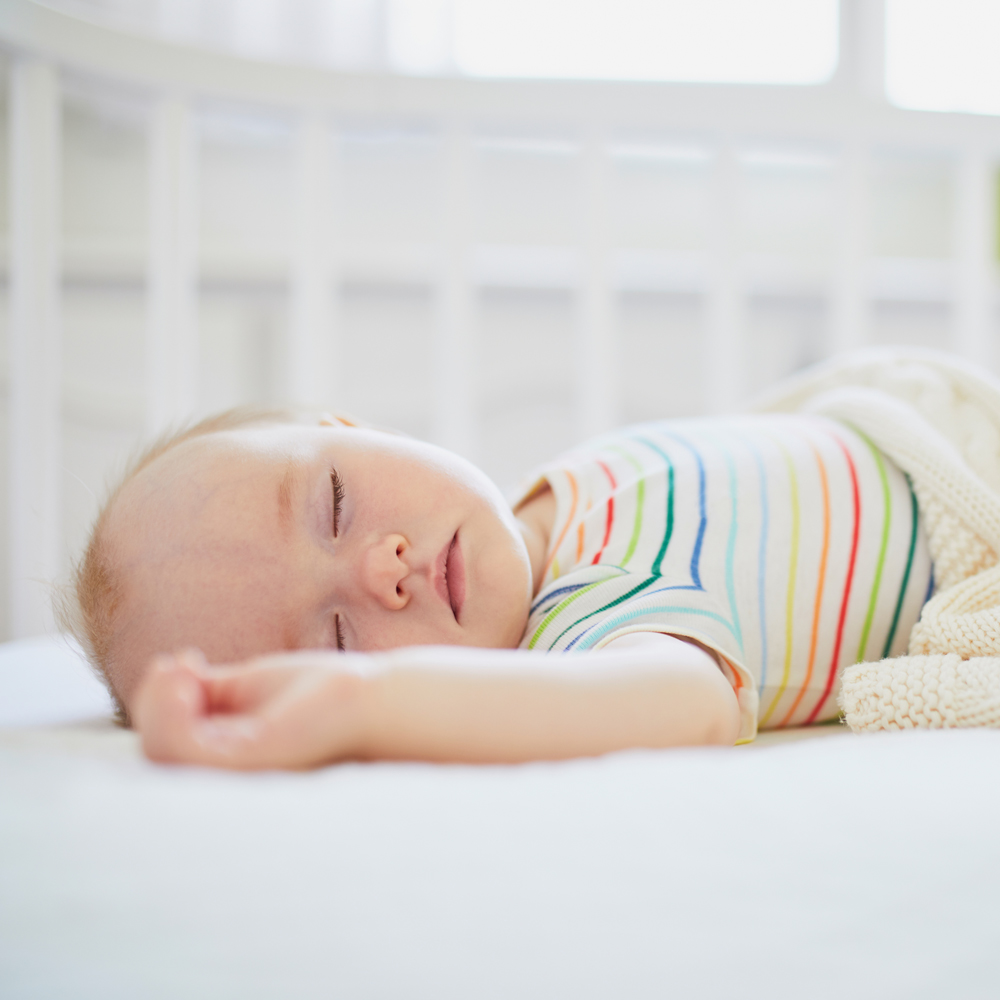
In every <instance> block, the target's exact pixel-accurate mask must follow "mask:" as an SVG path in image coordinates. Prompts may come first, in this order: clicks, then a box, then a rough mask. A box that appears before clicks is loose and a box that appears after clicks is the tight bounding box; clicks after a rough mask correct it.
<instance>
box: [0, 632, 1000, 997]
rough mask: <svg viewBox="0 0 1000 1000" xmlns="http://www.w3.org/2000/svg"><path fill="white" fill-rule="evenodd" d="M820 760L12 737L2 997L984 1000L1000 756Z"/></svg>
mask: <svg viewBox="0 0 1000 1000" xmlns="http://www.w3.org/2000/svg"><path fill="white" fill-rule="evenodd" d="M9 652H10V651H9V650H3V649H0V667H2V665H3V663H4V657H5V655H6V654H8V653H9ZM15 653H16V656H17V657H18V658H19V659H20V661H21V662H23V663H25V664H27V665H30V659H31V657H30V655H28V654H27V653H26V652H25V650H24V649H23V648H21V649H20V650H19V651H15ZM3 677H4V673H3V670H2V669H0V696H3V695H6V694H7V693H9V689H8V688H6V687H4V685H3V683H2V678H3ZM2 700H3V698H2V697H0V701H2ZM819 732H821V733H825V734H833V738H829V739H805V740H801V741H797V742H789V741H788V740H787V738H786V740H785V741H783V742H779V743H777V744H775V743H773V742H772V743H771V745H767V741H766V740H765V742H764V743H761V744H758V745H755V746H750V747H740V748H734V749H714V750H680V751H666V752H655V753H654V752H631V753H621V754H615V755H611V756H608V757H605V758H602V759H596V760H586V761H575V762H570V763H566V764H533V765H528V766H520V767H455V766H451V767H440V766H431V765H391V764H378V765H348V766H341V767H332V768H327V769H325V770H322V771H318V772H315V773H310V774H257V775H233V774H225V773H214V772H210V771H201V770H191V769H181V768H164V767H158V766H155V765H152V764H149V763H147V762H146V761H144V760H143V759H142V758H141V757H140V756H139V754H138V752H137V746H136V742H135V737H134V734H132V733H129V732H124V731H121V730H117V729H115V728H114V727H113V726H111V725H110V724H109V723H108V722H106V721H104V722H102V721H99V720H98V721H94V722H90V723H82V722H76V723H72V724H63V725H58V726H54V727H53V726H50V727H48V728H32V729H23V728H22V729H14V728H7V729H5V730H4V731H3V732H2V733H0V995H2V996H3V997H5V998H6V997H17V998H20V997H60V998H62V997H95V998H102V1000H107V998H116V997H122V998H125V997H128V998H138V997H141V998H147V997H211V998H219V997H234V998H236V997H238V998H253V997H282V998H284V997H336V998H368V997H371V998H376V997H377V998H382V997H404V998H408V1000H409V998H422V997H428V998H435V1000H441V998H452V997H454V998H480V997H481V998H493V997H496V998H500V997H504V998H510V997H518V998H521V997H525V998H536V997H537V998H546V1000H556V998H562V997H573V998H589V997H602V998H604V997H616V998H617V997H627V998H645V997H650V998H653V997H656V998H663V997H696V998H699V1000H700V998H715V997H719V998H722V997H726V998H731V997H797V998H798V997H805V998H823V997H837V998H838V1000H840V998H843V997H845V996H849V997H872V998H879V1000H882V998H886V997H935V998H939V997H948V998H953V997H995V996H997V995H1000V968H998V966H997V961H996V950H997V941H998V940H1000V846H998V845H1000V791H998V785H1000V782H998V779H997V775H998V774H1000V734H998V733H995V732H983V731H964V732H956V731H951V732H930V733H928V732H921V733H904V734H886V735H880V736H868V737H856V736H853V735H851V734H849V733H845V732H843V731H842V730H839V729H837V728H836V727H834V728H832V729H831V728H829V727H826V728H823V729H820V730H819Z"/></svg>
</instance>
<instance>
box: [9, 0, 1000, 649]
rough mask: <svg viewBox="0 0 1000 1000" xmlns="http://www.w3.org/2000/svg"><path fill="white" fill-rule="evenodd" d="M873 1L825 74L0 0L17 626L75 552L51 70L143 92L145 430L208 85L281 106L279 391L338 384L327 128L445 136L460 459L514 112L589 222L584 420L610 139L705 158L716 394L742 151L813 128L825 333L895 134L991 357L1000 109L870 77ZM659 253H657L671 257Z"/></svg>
mask: <svg viewBox="0 0 1000 1000" xmlns="http://www.w3.org/2000/svg"><path fill="white" fill-rule="evenodd" d="M879 9H880V6H879V4H878V3H876V2H873V0H845V2H844V3H843V5H842V30H841V68H840V70H839V71H838V74H837V76H836V78H835V79H834V80H833V81H832V82H831V83H830V84H829V85H825V86H819V87H802V88H796V87H736V86H722V85H719V86H715V85H679V84H626V83H596V82H593V83H592V82H558V81H546V82H537V81H487V80H467V79H405V80H404V79H401V78H398V77H392V76H376V75H348V74H339V73H332V72H325V71H321V70H316V69H308V68H301V67H292V66H280V65H271V64H260V63H256V62H252V61H249V60H244V59H240V58H235V57H231V56H226V55H220V54H214V53H209V52H205V51H200V50H195V49H191V48H184V47H180V46H177V45H173V44H167V43H163V42H160V41H156V40H153V39H149V38H142V37H134V36H129V35H125V34H120V33H117V32H115V31H112V30H108V29H105V28H101V27H98V26H95V25H91V24H87V23H84V22H81V21H78V20H75V19H73V18H69V17H66V16H64V15H61V14H58V13H56V12H54V11H52V10H49V9H47V8H45V7H41V6H39V5H36V4H34V3H32V2H30V0H6V2H5V3H4V4H3V5H2V6H0V46H2V48H3V49H4V50H6V52H7V53H8V54H9V55H10V57H11V63H10V65H11V70H10V89H9V119H10V123H11V124H10V150H11V154H10V158H11V168H10V192H9V198H10V205H11V213H10V214H11V222H10V237H9V241H8V253H9V264H8V274H9V297H10V329H9V352H8V368H9V387H10V388H9V426H10V434H11V437H10V442H11V443H10V450H9V459H8V461H9V468H8V480H7V482H8V532H9V562H10V565H9V580H10V612H9V615H10V618H9V630H10V633H11V635H12V636H22V635H31V634H35V633H38V632H41V631H44V630H46V629H47V628H48V627H49V612H48V611H47V598H46V594H45V592H44V589H43V588H42V587H41V586H40V585H38V584H37V582H38V581H45V580H52V579H54V578H57V577H58V576H59V574H60V572H61V571H62V569H63V562H64V558H65V556H64V553H63V545H62V541H61V523H62V522H61V510H60V504H59V493H60V490H59V477H60V405H61V403H60V399H61V392H62V388H61V387H62V369H61V364H60V319H59V315H60V310H59V294H60V280H61V257H60V238H59V222H58V211H59V209H58V205H59V190H60V181H59V161H60V155H59V142H60V137H59V108H60V99H61V98H60V79H61V76H62V74H64V73H66V72H75V73H85V74H88V75H90V76H92V77H96V78H100V79H105V80H109V81H112V82H114V83H115V84H116V85H120V86H125V87H128V88H130V89H131V90H133V91H136V92H139V93H141V94H144V95H146V97H147V98H148V100H149V101H150V103H151V107H152V110H151V114H150V116H149V120H150V132H149V149H150V170H149V194H148V206H149V242H148V254H147V258H146V264H145V268H146V278H145V289H146V302H147V322H146V342H145V357H146V376H145V378H146V391H145V403H144V405H145V422H146V427H147V429H148V430H149V431H156V430H158V429H160V428H162V427H163V426H165V425H166V424H167V423H169V422H170V421H171V420H174V419H177V418H178V417H182V416H184V415H186V414H188V413H190V412H191V411H192V410H194V409H195V408H196V405H197V400H196V398H195V396H194V387H195V385H196V384H197V379H196V372H197V367H198V350H199V347H198V321H197V315H198V309H197V297H198V280H199V264H198V187H199V178H198V156H197V142H198V139H197V130H196V128H195V126H194V115H195V112H196V110H197V108H198V107H199V106H200V104H201V103H202V102H204V101H206V100H216V101H217V100H225V101H230V102H237V103H239V104H241V105H243V106H251V107H258V108H265V109H269V110H270V111H273V112H276V113H279V114H282V115H285V116H286V117H287V118H288V119H289V120H291V121H292V122H293V133H294V158H295V195H294V212H293V215H294V218H293V232H294V239H293V241H292V246H293V249H292V250H291V252H290V254H289V258H288V261H287V274H288V288H289V301H290V331H289V336H288V338H287V343H286V346H285V353H286V357H285V363H284V371H285V376H284V377H285V380H286V387H285V388H286V394H287V396H288V397H290V398H300V399H323V398H335V397H336V394H337V389H338V387H337V385H336V372H335V366H334V365H333V364H332V363H330V361H329V359H330V358H331V357H332V356H333V355H334V353H335V352H336V350H337V330H338V322H337V317H336V308H337V306H336V299H335V298H333V297H331V295H330V294H329V291H330V288H331V285H332V284H333V283H335V282H336V281H337V277H338V274H342V273H344V272H345V271H346V270H349V269H350V267H351V253H352V248H351V247H348V246H345V245H343V243H342V242H341V241H339V240H338V235H337V234H338V225H337V217H336V211H337V208H336V206H337V203H338V199H337V191H336V178H337V164H336V150H335V144H334V142H333V139H334V137H335V135H336V132H337V130H338V128H340V127H342V125H343V124H344V123H349V122H354V121H358V120H366V121H386V122H400V121H418V122H420V123H421V125H422V127H424V128H425V129H426V130H429V131H430V132H431V133H433V134H434V135H436V136H437V139H438V141H439V143H440V145H441V149H442V150H443V155H442V157H441V163H442V165H443V166H442V169H443V171H444V176H445V189H446V190H447V192H448V195H447V204H446V212H445V215H444V219H443V221H442V225H441V228H440V239H439V241H438V245H437V246H435V247H433V248H430V249H428V248H421V249H420V252H419V253H418V254H417V256H418V257H420V259H421V261H422V264H421V266H422V267H423V269H424V272H425V278H426V280H428V281H429V282H430V284H431V285H432V287H433V289H434V300H435V303H436V306H435V308H436V317H437V318H436V325H435V331H434V334H433V340H432V345H431V351H432V356H433V363H432V370H433V373H434V386H433V398H434V415H433V422H432V430H433V435H434V437H435V439H436V440H438V441H439V442H440V443H442V444H444V445H446V446H449V447H452V448H454V449H456V450H458V451H460V452H462V453H465V454H467V455H470V456H473V457H474V456H475V454H476V448H477V437H476V416H477V413H476V408H477V399H476V391H475V385H474V380H473V378H472V366H473V362H472V352H473V345H472V343H471V340H470V337H471V334H470V330H471V320H470V308H471V307H470V297H471V295H472V292H473V289H474V286H475V284H476V282H477V281H478V280H480V277H479V276H478V275H479V272H480V271H481V270H482V267H483V266H485V265H483V263H482V261H483V259H484V253H486V252H485V251H484V248H482V247H477V246H476V245H475V244H474V240H473V237H472V236H471V235H470V232H469V225H468V214H469V213H468V198H469V194H468V189H469V183H470V180H469V177H470V166H469V164H470V158H471V157H472V155H473V151H474V149H475V146H476V143H477V142H480V141H481V138H482V136H484V135H489V134H493V133H505V132H508V133H509V132H510V131H511V130H512V129H513V130H515V131H517V130H519V131H520V133H527V134H533V135H542V136H544V135H552V134H556V135H558V136H560V137H561V138H562V140H563V141H566V142H568V143H570V144H571V145H572V147H573V150H574V155H575V156H576V157H578V159H579V163H580V169H581V176H582V178H583V184H582V185H581V189H580V190H581V201H580V205H579V212H580V218H581V226H580V234H581V235H580V239H579V243H578V244H577V245H576V246H573V247H569V248H565V249H566V250H567V253H568V256H567V257H566V258H565V259H566V260H568V261H569V265H568V267H567V269H566V270H567V276H566V278H565V279H564V280H565V281H566V283H567V284H568V285H569V286H570V287H572V289H573V290H574V292H575V294H576V295H577V300H578V303H579V308H578V316H579V321H578V327H577V334H576V340H577V343H576V350H575V355H576V358H577V361H576V374H575V378H576V386H577V399H578V404H577V409H578V420H577V423H578V428H579V431H580V433H581V434H584V433H592V432H596V431H600V430H602V429H604V428H606V427H608V426H609V425H611V424H612V423H613V422H614V421H615V420H616V418H617V415H618V412H619V403H620V397H619V393H620V392H621V388H620V387H621V384H622V382H621V379H620V378H618V377H616V375H615V372H616V366H617V365H618V364H619V361H618V354H619V352H618V351H617V350H616V345H615V332H614V324H613V323H612V321H611V319H610V316H611V308H612V307H611V301H612V297H613V295H614V293H615V289H616V287H617V284H616V283H617V282H618V281H619V278H618V277H617V271H616V267H617V266H618V265H617V261H618V258H617V257H616V253H617V250H618V248H616V247H615V246H614V245H613V240H612V238H611V236H610V234H609V230H608V226H607V221H606V216H607V197H608V195H607V170H608V163H609V156H610V151H611V148H612V146H613V145H614V143H615V142H618V141H620V139H621V137H622V136H634V135H640V136H641V135H658V136H663V135H667V136H675V137H676V136H679V137H681V138H683V139H684V140H686V141H691V140H695V141H697V142H698V144H699V145H700V146H701V147H703V148H705V149H707V150H708V151H709V155H710V156H711V157H712V162H713V163H714V169H713V173H712V180H711V184H712V198H711V200H712V203H713V206H714V210H713V216H712V222H711V228H712V232H711V239H710V245H709V249H708V251H707V253H706V254H705V255H703V257H702V258H701V259H699V260H698V261H696V262H695V264H694V265H693V267H694V277H693V278H691V279H690V280H691V281H693V283H694V285H696V286H697V287H699V288H700V289H701V290H702V291H703V293H704V295H705V301H706V307H707V312H706V316H707V325H706V331H707V335H706V337H705V341H704V345H703V350H704V352H705V357H706V358H707V359H708V361H709V362H710V364H709V365H708V366H707V370H708V371H709V372H710V373H711V374H710V377H709V384H708V385H707V386H706V391H707V393H708V398H709V400H710V408H711V409H715V410H725V409H729V408H732V407H734V406H736V405H738V404H739V403H740V402H741V400H742V399H743V398H744V396H745V392H746V386H745V384H744V379H743V372H744V368H745V362H746V357H747V352H748V350H750V349H751V348H750V345H749V343H748V339H747V335H746V331H745V329H744V322H743V310H742V303H743V300H744V297H745V294H746V289H747V282H748V280H749V279H748V273H747V269H746V266H745V262H744V261H743V260H741V257H740V253H739V249H738V246H737V244H736V241H735V237H734V221H733V220H734V219H735V218H736V215H737V211H736V209H737V199H738V197H739V191H738V179H737V177H736V170H737V166H736V162H737V151H738V148H739V146H740V145H741V144H744V143H745V142H746V141H747V140H750V139H765V140H767V141H771V142H783V141H789V142H795V143H798V144H806V145H809V144H811V145H814V146H821V147H822V148H823V149H825V150H829V151H832V153H833V156H834V158H835V162H836V169H837V173H838V178H839V199H840V208H839V212H838V216H839V219H840V225H839V234H840V235H839V239H840V242H839V246H838V250H837V253H836V260H835V265H834V267H833V268H832V269H831V271H830V273H829V275H827V279H826V286H827V298H828V301H829V303H830V306H831V315H832V322H831V337H830V344H829V345H828V349H831V350H832V349H840V348H848V347H852V346H857V345H859V344H863V343H864V342H865V340H866V323H865V316H866V310H867V303H868V300H869V298H870V295H871V287H870V271H871V268H870V260H869V258H870V251H869V248H868V246H867V235H866V234H867V227H868V212H869V207H868V205H867V204H866V176H867V170H868V161H869V157H870V156H871V153H872V150H873V149H875V148H876V147H879V146H884V145H887V144H888V145H899V146H903V147H905V146H917V147H919V148H921V149H924V150H937V151H939V152H940V153H942V154H943V155H946V156H948V157H949V158H950V161H951V162H952V163H953V164H954V170H955V176H956V179H957V183H956V185H955V190H956V191H957V193H958V204H957V205H956V206H955V213H954V218H955V237H954V246H955V248H956V251H955V254H954V259H953V265H952V267H953V270H952V274H951V280H950V285H949V290H948V296H949V298H950V301H951V302H952V303H953V305H954V308H955V315H956V323H955V331H956V336H955V343H954V346H955V347H956V348H957V349H958V350H959V351H960V352H961V353H963V354H965V355H966V356H968V357H969V358H972V359H975V360H978V361H982V362H984V363H987V364H992V363H993V362H994V360H995V359H994V357H993V353H992V352H993V339H994V334H993V315H992V314H993V311H994V310H995V308H996V274H995V271H996V267H995V248H994V245H993V243H994V240H995V228H994V227H995V221H994V220H995V219H996V214H997V207H996V183H995V181H996V165H997V163H998V161H1000V121H998V120H996V119H991V118H987V117H977V116H971V115H943V114H928V113H918V112H912V111H903V110H900V109H897V108H893V107H891V106H889V105H888V103H887V102H886V101H885V100H884V99H883V97H882V95H881V93H880V92H879V86H880V85H879V81H880V80H881V78H882V72H881V65H880V60H881V47H880V46H879V45H877V44H874V43H873V40H872V32H871V31H870V30H869V31H868V32H867V33H866V31H865V29H866V26H870V25H871V24H875V25H876V26H877V25H878V24H879V23H880V22H879ZM876 41H877V39H876ZM486 249H487V250H488V248H486ZM486 256H488V253H486ZM515 256H516V254H515ZM522 257H523V262H522V264H523V267H522V269H527V270H530V268H531V261H532V258H531V256H530V254H527V253H525V254H522ZM667 257H669V255H667ZM661 263H662V261H661ZM674 264H676V265H677V267H678V268H679V270H680V271H684V269H685V268H687V269H688V271H690V270H691V265H690V262H679V263H678V262H676V261H675V262H674ZM386 266H387V267H388V266H389V264H388V263H387V264H386ZM663 266H666V267H667V268H668V269H669V267H670V266H671V261H670V260H669V259H667V260H666V264H664V265H663ZM477 269H478V270H477ZM514 270H515V271H516V270H517V268H516V267H515V268H514ZM514 280H516V279H514ZM557 280H558V279H557ZM685 280H688V279H685ZM331 331H332V332H331Z"/></svg>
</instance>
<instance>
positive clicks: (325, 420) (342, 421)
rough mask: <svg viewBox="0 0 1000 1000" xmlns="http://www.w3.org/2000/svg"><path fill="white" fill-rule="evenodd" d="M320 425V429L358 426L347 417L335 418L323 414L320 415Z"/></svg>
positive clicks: (331, 415)
mask: <svg viewBox="0 0 1000 1000" xmlns="http://www.w3.org/2000/svg"><path fill="white" fill-rule="evenodd" d="M319 425H320V427H337V426H338V425H343V426H344V427H357V426H358V425H357V424H356V423H354V421H353V420H348V419H347V417H335V416H334V415H333V414H332V413H321V414H320V415H319Z"/></svg>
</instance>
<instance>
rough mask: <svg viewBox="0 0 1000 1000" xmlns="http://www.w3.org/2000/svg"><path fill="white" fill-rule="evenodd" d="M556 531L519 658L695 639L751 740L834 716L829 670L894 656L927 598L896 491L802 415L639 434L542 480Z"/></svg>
mask: <svg viewBox="0 0 1000 1000" xmlns="http://www.w3.org/2000/svg"><path fill="white" fill-rule="evenodd" d="M546 483H548V485H549V486H550V487H551V488H552V491H553V493H554V495H555V500H556V517H555V524H554V526H553V532H552V540H551V544H550V549H549V552H548V554H547V562H546V566H545V572H544V576H543V579H542V586H541V589H540V591H539V593H538V596H537V597H536V598H535V601H534V603H533V605H532V608H531V614H530V617H529V619H528V626H527V631H526V632H525V636H524V639H523V640H522V642H521V647H522V648H524V649H544V650H559V651H569V650H585V649H597V648H600V647H601V646H603V645H605V644H606V643H608V642H610V641H611V640H612V639H614V638H616V637H617V636H620V635H623V634H625V633H627V632H634V631H651V632H665V633H668V634H670V635H677V636H683V637H686V638H691V639H695V640H697V641H698V642H700V643H702V644H703V645H704V646H706V647H708V648H709V649H712V650H714V651H715V652H716V653H717V654H718V655H719V658H720V662H721V664H722V668H723V671H724V672H725V673H726V676H727V677H728V678H729V680H730V682H731V683H732V684H733V686H734V688H735V690H736V693H737V697H738V699H739V704H740V715H741V726H740V742H745V741H747V740H750V739H752V738H753V737H754V735H755V733H756V731H757V728H758V727H760V728H768V729H771V728H777V727H781V726H788V725H802V724H805V723H810V722H821V721H823V720H826V719H832V718H836V716H837V714H838V709H837V703H836V697H837V692H838V684H839V677H840V672H841V671H842V670H843V668H844V667H846V666H849V665H850V664H852V663H855V662H858V661H860V660H877V659H880V658H882V657H885V656H896V655H899V654H901V653H903V652H905V650H906V646H907V640H908V637H909V634H910V629H911V628H912V626H913V625H914V624H915V622H916V621H917V619H918V618H919V616H920V609H921V608H922V606H923V604H924V602H925V601H926V600H927V598H928V597H929V596H930V592H931V590H932V588H933V573H932V567H931V559H930V555H929V552H928V548H927V541H926V538H925V537H924V532H923V529H922V527H921V522H920V514H919V510H918V508H917V501H916V499H915V497H914V494H913V491H912V490H911V488H910V484H909V481H908V479H907V477H906V476H905V475H904V474H903V473H902V472H901V471H900V470H899V469H898V468H897V467H896V466H895V465H893V464H892V462H890V461H889V459H887V458H886V457H885V456H884V455H882V453H881V452H879V451H878V450H877V449H876V448H875V447H874V445H872V444H871V442H870V441H868V440H867V439H866V438H864V437H862V436H861V435H859V434H858V433H857V432H855V431H853V430H851V429H850V428H849V427H847V426H844V425H842V424H839V423H835V422H834V421H831V420H827V419H825V418H822V417H816V416H802V415H774V416H743V417H725V418H705V419H693V420H676V421H664V422H659V423H651V424H644V425H638V426H634V427H629V428H625V429H624V430H621V431H617V432H615V433H613V434H609V435H606V436H604V437H601V438H598V439H596V440H594V441H591V442H588V443H587V444H586V445H584V446H582V447H580V448H577V449H575V450H574V451H572V452H569V453H568V454H566V455H564V456H562V457H561V458H559V459H557V460H556V461H555V462H553V463H551V464H549V465H547V466H544V467H543V468H542V469H541V470H539V471H538V473H537V474H536V475H535V476H534V477H533V479H532V480H529V484H528V488H527V489H525V490H523V491H522V492H521V493H520V495H519V497H518V498H517V503H515V507H516V506H517V505H518V504H520V503H523V502H525V501H526V500H527V499H529V498H530V497H531V496H533V495H535V494H536V493H537V492H538V491H539V490H540V489H542V488H543V487H544V485H545V484H546Z"/></svg>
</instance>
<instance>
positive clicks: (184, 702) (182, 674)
mask: <svg viewBox="0 0 1000 1000" xmlns="http://www.w3.org/2000/svg"><path fill="white" fill-rule="evenodd" d="M204 711H205V692H204V690H203V687H202V683H201V681H200V680H199V679H198V678H197V677H196V676H195V674H194V673H193V672H192V671H191V670H190V669H189V668H188V666H187V664H182V663H181V662H180V661H179V660H178V658H176V657H173V656H158V657H157V658H156V659H155V660H154V661H153V664H152V667H151V668H150V670H149V673H148V674H147V675H146V677H145V679H144V680H143V683H142V687H141V688H140V689H139V692H138V693H137V695H136V700H135V706H134V710H133V712H132V718H133V721H134V722H135V727H136V729H138V730H139V733H140V735H141V736H142V748H143V750H144V751H145V753H146V756H147V757H149V758H150V760H157V761H178V762H180V761H186V760H191V750H192V749H193V747H192V732H193V729H194V727H195V725H196V722H197V720H198V719H199V718H200V717H201V716H202V715H203V713H204Z"/></svg>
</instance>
